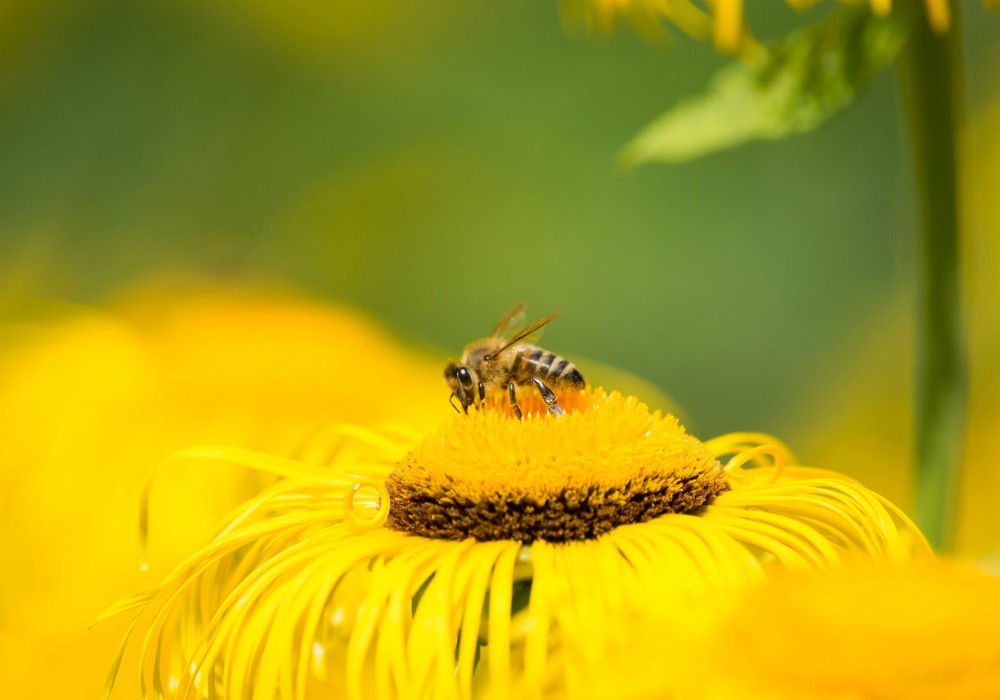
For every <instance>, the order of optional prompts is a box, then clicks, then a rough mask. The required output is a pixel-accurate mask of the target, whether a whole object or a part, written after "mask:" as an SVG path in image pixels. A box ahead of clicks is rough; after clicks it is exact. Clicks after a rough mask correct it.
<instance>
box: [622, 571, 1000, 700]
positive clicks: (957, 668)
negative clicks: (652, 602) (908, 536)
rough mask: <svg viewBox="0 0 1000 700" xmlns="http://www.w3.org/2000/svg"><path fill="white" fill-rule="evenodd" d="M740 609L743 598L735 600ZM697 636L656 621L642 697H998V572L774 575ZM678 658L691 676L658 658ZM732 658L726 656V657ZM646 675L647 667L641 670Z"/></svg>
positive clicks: (643, 650) (645, 648) (645, 642)
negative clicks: (677, 673) (677, 633)
mask: <svg viewBox="0 0 1000 700" xmlns="http://www.w3.org/2000/svg"><path fill="white" fill-rule="evenodd" d="M734 607H736V606H734ZM736 609H738V614H731V615H728V616H725V617H723V618H722V619H720V620H717V621H716V622H715V623H713V624H712V625H710V627H712V629H711V630H709V631H706V633H705V634H703V635H701V636H700V637H699V638H698V639H697V640H696V643H694V644H692V643H691V640H685V641H686V642H687V643H686V644H680V643H677V642H676V640H671V639H665V638H664V637H663V635H662V634H660V632H661V630H662V622H663V621H661V624H660V625H658V626H657V627H655V628H654V627H652V626H651V625H650V624H649V623H648V621H647V624H646V625H645V627H644V628H643V630H644V633H643V634H641V635H640V634H639V633H638V632H636V634H637V636H641V637H642V640H641V642H639V643H638V644H637V645H636V649H637V651H639V652H640V653H639V656H638V657H637V658H634V659H632V660H631V666H630V667H628V668H626V667H619V668H618V669H616V670H617V672H618V673H629V672H630V671H633V670H636V671H637V670H638V669H640V668H642V669H643V670H644V672H645V673H644V675H642V678H641V686H642V687H641V688H640V689H637V690H636V691H635V692H632V693H631V696H632V697H633V698H643V697H648V698H659V697H663V691H664V690H670V691H675V690H680V691H681V692H682V693H683V696H684V697H685V698H690V700H722V699H724V698H744V699H746V700H843V699H846V698H851V699H857V700H874V699H875V698H878V699H879V700H985V699H987V698H997V697H1000V635H998V634H997V630H998V629H1000V579H998V578H996V577H994V576H989V575H987V574H984V573H982V572H980V571H977V570H975V569H972V568H971V567H967V566H964V565H961V564H957V563H952V562H946V561H931V560H927V561H923V562H920V563H911V564H909V565H905V566H900V565H886V564H884V563H883V564H875V563H872V562H868V563H865V564H857V563H855V564H854V565H851V566H846V567H843V568H840V569H838V570H834V571H828V572H825V573H824V574H823V575H820V576H817V575H810V574H803V573H801V572H800V573H795V574H787V575H779V576H775V577H774V578H773V579H772V580H771V581H770V582H768V583H767V584H766V585H765V586H762V587H759V588H757V589H755V590H751V591H748V593H747V594H746V596H745V597H744V599H743V600H741V601H740V603H739V604H738V607H736ZM665 655H668V656H670V657H671V658H674V659H678V660H680V662H681V663H683V664H684V665H685V666H686V667H687V669H688V671H689V672H688V673H687V674H685V675H686V678H687V679H688V680H687V682H686V683H682V685H683V687H679V684H678V682H677V679H676V678H674V677H669V676H667V675H666V674H665V673H662V672H658V671H657V668H658V667H657V666H656V665H655V664H651V663H650V662H651V661H652V660H653V659H655V658H661V657H663V656H665ZM720 659H724V663H719V660H720ZM631 675H633V676H638V675H639V674H638V673H632V674H631Z"/></svg>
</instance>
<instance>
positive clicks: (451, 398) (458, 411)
mask: <svg viewBox="0 0 1000 700" xmlns="http://www.w3.org/2000/svg"><path fill="white" fill-rule="evenodd" d="M455 398H456V397H455V392H454V391H453V392H451V396H449V397H448V403H450V404H451V407H452V408H454V409H455V413H461V411H460V410H458V406H456V405H455V401H454V399H455Z"/></svg>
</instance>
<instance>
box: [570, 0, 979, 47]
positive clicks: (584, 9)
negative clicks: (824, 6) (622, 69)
mask: <svg viewBox="0 0 1000 700" xmlns="http://www.w3.org/2000/svg"><path fill="white" fill-rule="evenodd" d="M904 1H911V2H912V1H914V0H904ZM787 2H788V4H789V5H790V6H792V7H793V8H795V9H796V10H806V9H808V8H810V7H812V6H813V5H815V4H816V3H815V0H787ZM564 4H565V6H566V14H567V16H568V17H569V18H570V19H571V20H575V21H577V22H578V23H581V24H583V25H584V26H585V27H587V28H588V29H599V30H607V29H610V28H611V27H613V26H614V24H615V22H616V20H617V19H618V18H619V17H621V18H624V19H627V20H628V21H629V22H630V23H631V24H632V25H633V26H634V27H635V28H636V30H637V31H639V32H640V33H641V34H643V35H645V36H647V37H652V36H655V33H656V29H657V28H658V27H659V23H660V22H661V21H663V20H665V21H668V22H671V23H673V24H675V25H677V27H679V28H680V29H681V30H682V31H684V32H687V33H688V34H690V35H691V36H693V37H696V38H702V37H703V36H705V35H706V34H707V33H708V32H709V31H710V32H711V33H712V37H713V39H714V41H715V45H716V47H718V48H719V50H721V51H727V52H735V51H737V50H738V49H739V48H740V46H741V44H743V42H745V41H746V40H747V38H748V35H747V30H746V23H745V21H744V19H743V0H710V2H709V3H708V7H709V13H708V14H706V13H705V12H703V11H702V10H701V9H700V8H698V7H697V6H696V5H694V4H693V3H692V2H690V0H564ZM990 4H993V3H990ZM870 5H871V8H872V12H874V13H875V14H876V15H879V16H886V15H888V14H889V12H891V10H892V0H870ZM924 8H925V12H926V13H927V21H928V22H929V23H930V25H931V27H932V28H933V29H934V30H935V31H937V32H945V31H947V30H948V28H949V27H950V26H951V10H950V7H949V4H948V0H924Z"/></svg>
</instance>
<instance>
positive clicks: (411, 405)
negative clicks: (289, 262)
mask: <svg viewBox="0 0 1000 700" xmlns="http://www.w3.org/2000/svg"><path fill="white" fill-rule="evenodd" d="M0 335H2V343H0V347H2V350H0V425H2V426H3V429H2V432H3V439H2V440H0V531H2V533H3V541H4V545H3V546H2V547H0V658H2V659H3V662H2V663H0V688H3V693H2V694H3V695H4V696H5V697H86V696H88V695H89V696H96V694H97V693H98V692H99V690H100V687H101V683H102V682H103V679H104V674H105V670H106V664H107V657H108V654H109V653H110V652H111V651H113V649H114V648H115V645H116V644H117V642H118V639H119V638H120V633H121V630H120V629H116V628H115V625H113V624H112V625H108V626H99V627H97V628H95V629H94V630H92V631H90V632H87V627H88V626H89V625H90V624H91V623H92V622H93V621H94V619H95V618H96V616H97V615H98V614H99V613H100V611H101V609H103V608H104V607H106V606H107V601H108V596H109V595H112V596H115V595H119V594H120V595H124V594H126V593H128V592H129V591H133V590H135V589H136V588H140V587H145V586H149V585H151V583H152V581H154V580H156V579H158V578H159V577H160V576H161V575H162V572H163V571H164V570H165V566H166V565H169V564H173V563H174V562H176V561H177V560H178V558H179V557H180V556H181V554H184V553H187V552H189V551H190V550H191V549H192V548H193V547H195V546H198V545H200V544H202V543H203V542H204V541H205V539H206V537H208V536H209V535H210V534H211V532H212V528H213V527H214V526H215V524H216V523H217V522H218V520H219V518H221V517H222V516H223V515H224V513H225V512H226V511H228V510H229V509H230V508H231V507H232V506H233V505H235V504H236V503H238V502H239V501H240V500H242V499H243V498H245V497H247V496H248V495H249V494H251V493H254V492H256V491H257V490H258V489H259V488H260V486H261V483H262V482H261V480H260V479H259V478H257V477H253V476H248V475H247V472H246V470H243V469H228V470H227V469H225V468H222V467H221V465H212V466H211V467H208V468H206V465H197V468H189V467H185V466H184V465H180V466H178V468H176V469H175V470H173V471H171V472H170V473H168V474H164V475H161V476H160V477H159V478H158V479H157V480H156V481H155V483H154V484H153V488H152V510H151V514H150V517H151V547H152V552H151V553H152V556H151V559H150V562H151V566H152V567H153V569H154V570H153V571H151V572H148V573H146V574H142V573H141V572H140V571H139V563H140V559H141V552H140V546H139V536H138V528H137V522H138V503H139V496H140V494H141V493H142V489H143V486H144V485H145V484H146V482H147V480H148V479H149V476H150V474H151V473H152V471H153V468H154V467H155V465H157V464H158V463H159V462H161V461H162V460H163V459H164V458H165V457H166V456H167V455H169V454H171V453H173V452H175V451H176V450H178V449H180V448H181V447H183V446H185V445H189V444H192V443H197V442H205V441H221V442H229V443H239V444H243V445H247V446H249V447H255V448H258V449H265V450H268V451H271V452H274V453H276V454H284V455H289V456H294V457H296V458H297V459H300V460H303V461H304V462H306V463H309V462H312V461H315V460H317V459H321V458H322V456H321V455H315V454H312V453H309V452H308V450H304V449H303V445H306V444H308V443H309V441H310V440H312V439H313V438H314V437H315V435H316V434H320V433H323V431H325V430H327V429H328V428H329V427H330V426H331V425H336V424H338V423H342V422H344V421H346V420H350V421H352V422H363V423H370V424H372V425H377V424H383V423H386V422H391V421H397V420H401V419H403V418H405V419H406V421H407V422H408V423H410V424H413V423H414V422H416V424H417V426H418V427H419V426H423V427H425V428H427V427H430V426H432V425H434V423H435V421H436V420H438V419H440V418H444V417H447V414H449V413H450V412H451V409H450V408H449V407H448V406H447V402H446V400H445V397H444V396H442V391H443V387H442V384H441V379H440V367H439V366H438V363H437V362H428V361H427V360H426V358H424V357H423V356H420V355H418V354H415V353H413V352H409V351H405V350H403V349H401V348H400V347H398V346H397V344H396V343H395V342H394V341H393V340H392V339H391V338H389V337H388V336H387V334H386V333H385V332H384V331H382V330H380V329H379V328H377V327H375V326H374V325H373V324H372V323H371V322H369V321H368V320H366V319H365V318H363V317H361V316H360V315H358V314H357V313H354V312H352V311H348V310H344V309H338V308H330V307H328V306H323V305H320V304H318V303H314V302H311V301H308V300H305V299H302V298H298V297H295V296H293V295H291V294H285V293H280V294H279V293H270V294H263V293H243V292H226V291H204V290H203V291H201V292H191V293H187V294H178V293H167V292H163V293H155V292H147V293H143V294H133V295H131V296H129V297H128V298H126V299H124V300H123V301H121V302H120V303H118V304H115V305H113V306H112V307H110V308H109V309H106V310H94V309H83V308H71V307H65V306H64V307H59V308H56V307H52V306H50V307H46V308H39V309H34V310H27V311H25V310H23V309H22V310H21V311H19V312H18V313H17V315H16V316H15V315H14V314H7V315H6V317H5V318H4V320H3V323H2V324H0ZM326 439H327V442H328V443H331V444H332V443H335V442H336V436H334V435H330V434H327V438H326Z"/></svg>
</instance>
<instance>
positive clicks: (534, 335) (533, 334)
mask: <svg viewBox="0 0 1000 700" xmlns="http://www.w3.org/2000/svg"><path fill="white" fill-rule="evenodd" d="M558 315H559V312H558V311H556V312H555V313H554V314H549V315H548V316H545V317H543V318H540V319H538V320H537V321H535V322H534V323H532V324H531V325H530V326H528V327H527V328H524V329H523V330H521V331H520V332H519V333H517V334H516V335H515V336H514V337H513V338H511V339H510V340H508V341H507V343H506V344H505V345H504V346H503V347H502V348H500V349H499V350H497V351H496V352H494V353H493V356H494V357H495V356H497V355H499V354H500V353H502V352H503V351H504V350H506V349H507V348H509V347H511V346H512V345H515V344H517V343H520V342H521V341H522V340H524V341H527V342H529V343H532V342H535V341H537V340H538V338H540V337H541V335H542V329H543V328H544V327H545V326H546V325H547V324H548V323H549V322H550V321H551V320H552V319H554V318H556V317H557V316H558Z"/></svg>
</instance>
